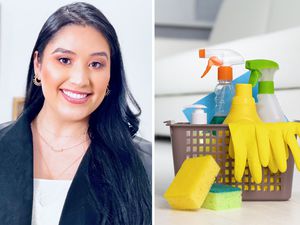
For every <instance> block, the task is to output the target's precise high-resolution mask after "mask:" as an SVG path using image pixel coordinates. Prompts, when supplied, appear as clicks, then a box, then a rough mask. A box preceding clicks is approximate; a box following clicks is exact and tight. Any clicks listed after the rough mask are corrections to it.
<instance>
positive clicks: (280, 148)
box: [260, 123, 288, 173]
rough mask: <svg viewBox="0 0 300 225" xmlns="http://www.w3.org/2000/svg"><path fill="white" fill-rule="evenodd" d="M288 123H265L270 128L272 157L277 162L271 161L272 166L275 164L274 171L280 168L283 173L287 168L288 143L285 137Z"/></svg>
mask: <svg viewBox="0 0 300 225" xmlns="http://www.w3.org/2000/svg"><path fill="white" fill-rule="evenodd" d="M287 125H288V123H265V125H264V126H266V128H267V129H268V130H269V140H270V145H271V151H272V157H273V159H274V163H275V165H272V164H273V162H271V166H270V167H271V168H272V167H274V166H275V167H274V171H275V170H276V169H277V168H278V170H279V171H280V172H282V173H284V172H285V171H286V169H287V155H286V144H285V139H284V132H286V130H287ZM260 150H262V149H260ZM273 159H271V160H273ZM271 171H272V170H271ZM272 172H273V171H272Z"/></svg>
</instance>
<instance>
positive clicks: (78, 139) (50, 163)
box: [0, 3, 151, 225]
mask: <svg viewBox="0 0 300 225" xmlns="http://www.w3.org/2000/svg"><path fill="white" fill-rule="evenodd" d="M127 101H129V102H130V103H131V105H133V106H134V107H135V108H136V110H137V114H134V113H133V112H132V110H131V109H130V108H129V105H128V104H129V103H128V102H127ZM139 114H140V109H139V107H138V105H137V103H136V102H135V100H134V99H133V97H132V95H131V94H130V92H129V90H128V88H127V85H126V81H125V74H124V68H123V62H122V56H121V52H120V47H119V43H118V38H117V35H116V32H115V30H114V28H113V27H112V25H111V24H110V23H109V21H108V20H107V19H106V18H105V16H104V15H103V14H102V13H101V12H100V11H99V10H98V9H96V8H95V7H93V6H92V5H89V4H86V3H74V4H70V5H66V6H64V7H61V8H60V9H58V10H57V11H56V12H55V13H54V14H52V15H51V16H50V17H49V19H48V20H47V21H46V23H45V24H44V26H43V27H42V30H41V31H40V34H39V36H38V39H37V42H36V44H35V46H34V49H33V52H32V57H31V61H30V65H29V71H28V77H27V89H26V98H25V106H24V111H23V113H22V115H21V116H20V117H19V119H18V120H17V121H16V122H15V123H12V124H10V125H8V126H6V127H5V128H1V130H0V158H1V159H2V160H1V163H0V192H1V195H0V196H1V197H0V221H1V224H14V225H19V224H20V225H21V224H22V225H29V224H43V225H47V224H59V225H70V224H72V225H77V224H78V225H81V224H93V225H95V224H130V225H133V224H151V189H150V178H149V177H148V176H150V175H151V171H150V170H149V167H148V166H147V165H149V162H150V160H151V156H150V155H149V154H148V153H147V152H145V151H144V149H143V147H142V144H143V143H144V142H142V140H141V139H140V138H138V137H135V133H136V132H137V130H138V125H139V120H138V119H137V116H138V115H139ZM146 144H147V143H146ZM145 168H146V169H148V170H147V171H148V176H147V173H146V169H145ZM149 171H150V172H149Z"/></svg>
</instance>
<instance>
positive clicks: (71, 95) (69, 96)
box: [60, 89, 92, 104]
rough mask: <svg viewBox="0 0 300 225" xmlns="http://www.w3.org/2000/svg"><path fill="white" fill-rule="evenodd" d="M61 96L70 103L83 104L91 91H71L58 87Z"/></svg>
mask: <svg viewBox="0 0 300 225" xmlns="http://www.w3.org/2000/svg"><path fill="white" fill-rule="evenodd" d="M60 91H61V93H62V95H63V97H64V98H65V99H66V100H67V101H68V102H70V103H73V104H83V103H85V102H87V101H88V99H89V96H90V95H91V94H92V93H85V92H80V91H71V90H68V89H60Z"/></svg>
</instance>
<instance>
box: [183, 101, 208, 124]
mask: <svg viewBox="0 0 300 225" xmlns="http://www.w3.org/2000/svg"><path fill="white" fill-rule="evenodd" d="M185 108H195V110H194V111H193V113H192V122H191V123H192V124H207V115H206V113H205V112H204V110H203V109H206V106H204V105H199V104H198V105H197V104H195V105H188V106H186V107H185Z"/></svg>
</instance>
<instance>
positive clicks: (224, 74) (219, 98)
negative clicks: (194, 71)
mask: <svg viewBox="0 0 300 225" xmlns="http://www.w3.org/2000/svg"><path fill="white" fill-rule="evenodd" d="M199 57H200V58H209V60H208V64H207V67H206V69H205V71H204V73H203V75H202V76H201V78H203V77H204V76H205V75H206V74H207V73H208V72H209V70H210V69H211V67H212V66H218V84H217V86H216V87H215V95H216V97H215V115H214V117H213V119H212V120H211V121H210V123H211V124H221V123H223V121H224V120H225V118H226V116H227V114H228V113H229V110H230V107H231V101H232V98H233V96H234V87H233V85H232V67H231V66H232V65H239V64H243V63H244V58H243V57H242V56H241V55H240V54H239V53H238V52H235V51H233V50H228V49H200V50H199Z"/></svg>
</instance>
